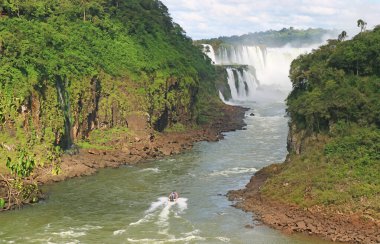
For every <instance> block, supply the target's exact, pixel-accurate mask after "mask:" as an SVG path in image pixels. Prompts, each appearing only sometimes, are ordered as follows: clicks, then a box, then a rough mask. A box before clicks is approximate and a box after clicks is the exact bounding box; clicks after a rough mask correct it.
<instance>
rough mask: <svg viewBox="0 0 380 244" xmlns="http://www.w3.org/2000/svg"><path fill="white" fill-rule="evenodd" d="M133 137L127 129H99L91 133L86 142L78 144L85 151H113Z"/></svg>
mask: <svg viewBox="0 0 380 244" xmlns="http://www.w3.org/2000/svg"><path fill="white" fill-rule="evenodd" d="M128 136H131V132H130V131H129V129H128V128H127V127H114V128H110V129H97V130H94V131H92V132H91V133H90V135H89V137H88V138H87V139H86V140H82V141H79V142H77V143H76V144H77V145H78V146H79V147H80V148H83V149H99V150H111V149H114V148H115V145H117V144H118V142H120V141H122V140H125V139H126V137H128Z"/></svg>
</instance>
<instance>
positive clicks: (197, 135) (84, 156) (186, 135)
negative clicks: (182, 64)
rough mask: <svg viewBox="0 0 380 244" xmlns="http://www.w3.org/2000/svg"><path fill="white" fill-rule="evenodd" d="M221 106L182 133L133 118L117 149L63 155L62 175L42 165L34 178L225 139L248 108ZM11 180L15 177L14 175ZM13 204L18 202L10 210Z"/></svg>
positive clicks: (87, 171) (85, 171) (47, 179)
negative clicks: (209, 117) (206, 120)
mask: <svg viewBox="0 0 380 244" xmlns="http://www.w3.org/2000/svg"><path fill="white" fill-rule="evenodd" d="M219 109H220V111H218V112H217V113H215V115H214V114H213V115H212V122H211V123H209V124H206V125H204V126H200V127H197V128H196V129H191V130H186V131H181V132H163V133H158V132H154V131H153V130H152V129H150V128H147V126H146V125H145V124H144V121H142V120H141V118H135V119H131V120H130V121H131V123H130V129H131V131H132V133H131V136H129V137H126V138H124V139H123V140H122V141H118V142H117V145H116V146H115V148H116V149H114V150H98V149H78V151H77V152H76V153H75V154H73V155H70V154H65V155H64V156H63V157H62V158H61V163H60V173H59V174H58V175H53V174H52V173H51V172H52V167H43V168H38V169H37V170H36V171H35V172H34V173H33V176H32V177H33V181H34V182H37V183H38V184H39V185H43V184H50V183H53V182H59V181H63V180H66V179H70V178H74V177H81V176H88V175H92V174H95V173H96V172H97V171H98V170H99V169H101V168H106V167H112V168H117V167H120V166H121V165H126V164H136V163H139V162H143V161H146V160H149V159H159V158H162V157H165V156H170V155H175V154H179V153H181V152H183V151H185V150H189V149H191V148H192V146H193V144H194V143H195V142H199V141H218V140H220V139H222V138H223V135H222V133H223V132H227V131H234V130H238V129H242V128H243V127H244V126H245V123H244V116H245V112H246V111H247V109H246V108H242V107H236V106H230V105H222V107H221V108H219ZM219 109H218V110H219ZM9 179H11V177H10V176H9ZM1 188H2V189H0V190H4V192H3V193H4V194H2V195H5V194H6V189H5V188H3V187H1ZM0 193H1V192H0ZM13 207H16V205H15V206H12V207H10V208H8V209H12V208H13ZM0 211H1V210H0Z"/></svg>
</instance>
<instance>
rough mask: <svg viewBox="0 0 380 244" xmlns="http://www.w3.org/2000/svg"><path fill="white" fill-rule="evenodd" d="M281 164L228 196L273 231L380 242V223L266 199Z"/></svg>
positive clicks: (363, 216)
mask: <svg viewBox="0 0 380 244" xmlns="http://www.w3.org/2000/svg"><path fill="white" fill-rule="evenodd" d="M278 168H279V167H278V165H270V166H268V167H266V168H263V169H261V170H260V171H258V172H256V174H255V175H254V176H253V177H252V178H251V180H250V182H249V183H248V184H247V185H246V188H245V189H242V190H237V191H230V192H229V193H228V197H229V199H230V200H233V201H236V202H235V205H234V206H236V207H237V208H240V209H242V210H244V211H249V212H253V213H254V218H255V219H257V220H260V221H262V222H263V223H265V224H267V225H269V226H270V227H272V228H275V229H277V230H281V231H283V232H285V233H288V234H291V233H294V232H301V233H306V234H309V235H316V236H319V237H321V238H323V239H326V240H331V241H339V242H349V243H380V222H379V221H376V220H374V219H372V218H370V217H366V216H365V215H360V214H351V215H348V214H342V213H338V212H336V211H333V210H332V209H326V208H323V207H318V206H317V207H313V208H305V209H302V208H300V207H298V206H292V205H288V204H285V203H281V202H276V201H271V200H270V199H266V198H264V197H262V195H261V194H260V189H261V187H262V186H263V185H264V184H265V181H266V180H267V179H268V177H270V176H271V175H272V174H275V173H276V171H278V170H279V169H278Z"/></svg>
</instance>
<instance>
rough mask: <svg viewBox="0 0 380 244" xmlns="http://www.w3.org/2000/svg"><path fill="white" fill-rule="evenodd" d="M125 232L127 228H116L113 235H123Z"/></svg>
mask: <svg viewBox="0 0 380 244" xmlns="http://www.w3.org/2000/svg"><path fill="white" fill-rule="evenodd" d="M124 232H126V230H115V231H114V232H113V235H114V236H117V235H121V234H123V233H124Z"/></svg>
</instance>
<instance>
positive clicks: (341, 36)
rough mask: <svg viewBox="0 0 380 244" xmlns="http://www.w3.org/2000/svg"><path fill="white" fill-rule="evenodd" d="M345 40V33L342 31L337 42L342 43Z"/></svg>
mask: <svg viewBox="0 0 380 244" xmlns="http://www.w3.org/2000/svg"><path fill="white" fill-rule="evenodd" d="M346 38H347V32H346V31H342V33H340V34H339V35H338V41H341V42H342V41H344V40H345V39H346Z"/></svg>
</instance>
